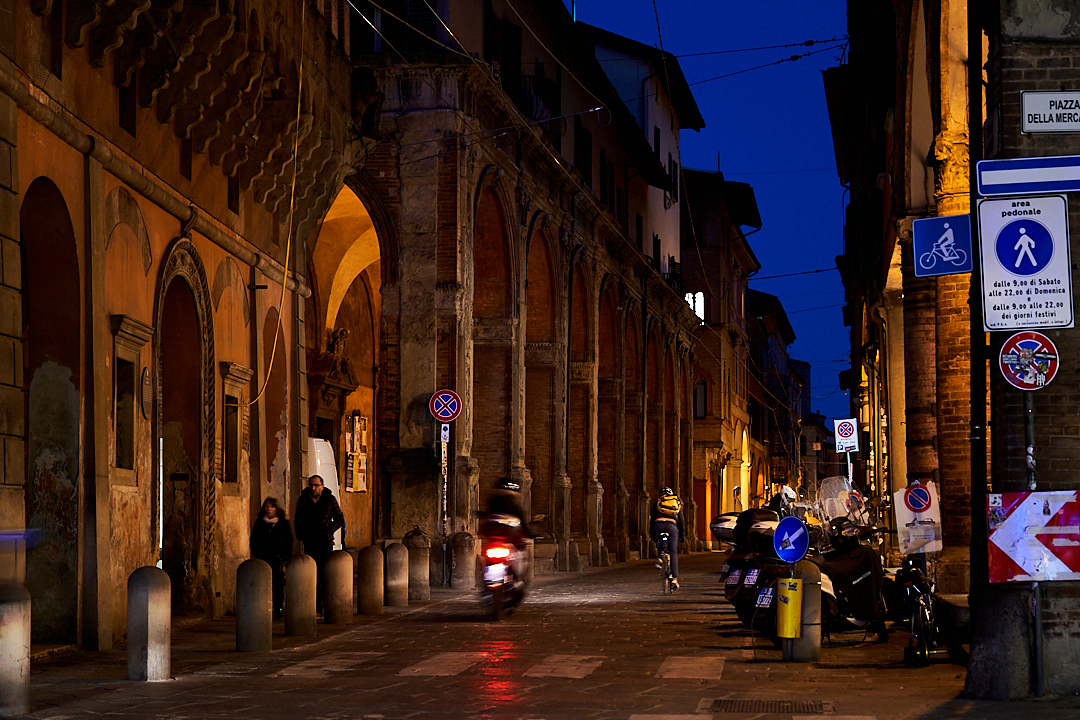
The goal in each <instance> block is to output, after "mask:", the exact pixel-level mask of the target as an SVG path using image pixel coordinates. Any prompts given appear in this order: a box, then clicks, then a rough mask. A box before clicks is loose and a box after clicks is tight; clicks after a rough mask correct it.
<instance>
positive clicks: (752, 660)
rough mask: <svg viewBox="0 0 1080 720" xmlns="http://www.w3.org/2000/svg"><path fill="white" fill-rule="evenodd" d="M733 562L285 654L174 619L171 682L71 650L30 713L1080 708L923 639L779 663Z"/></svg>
mask: <svg viewBox="0 0 1080 720" xmlns="http://www.w3.org/2000/svg"><path fill="white" fill-rule="evenodd" d="M721 557H722V556H720V555H717V554H695V555H690V556H684V558H683V559H682V565H683V567H682V570H683V572H682V578H683V582H682V590H680V591H679V592H678V593H677V594H675V595H674V596H670V597H665V596H663V595H662V594H661V590H660V584H659V581H658V580H657V578H656V575H655V570H654V569H653V567H652V564H651V562H648V561H636V562H631V563H629V564H627V565H624V566H619V567H616V568H613V569H609V570H589V571H587V572H585V573H581V574H574V575H547V576H540V577H539V579H538V580H537V582H536V584H535V586H534V588H533V592H532V594H531V595H530V596H529V598H528V599H527V601H526V604H525V605H524V606H523V607H522V608H521V609H520V610H519V611H518V612H517V613H515V614H513V615H511V616H510V617H509V618H508V619H507V620H505V621H503V622H500V623H492V622H489V621H487V620H486V619H485V618H483V617H482V616H481V615H480V612H479V610H480V608H479V604H478V602H477V601H476V598H475V595H474V594H473V593H465V592H461V591H450V590H442V589H436V590H435V591H434V592H433V599H432V601H431V602H428V603H423V604H420V605H419V606H413V607H409V608H401V609H390V608H387V613H386V614H385V615H382V616H374V617H359V616H358V617H357V618H356V624H354V625H352V626H345V627H337V626H328V625H321V624H320V625H319V626H318V630H319V634H320V636H319V637H318V638H315V639H302V638H289V637H284V636H283V635H281V634H280V633H282V632H283V625H281V624H277V625H275V633H276V634H275V638H274V646H275V650H274V651H273V652H272V653H252V654H240V653H236V652H234V651H233V647H234V631H233V619H232V618H225V619H222V620H217V621H203V620H195V619H183V620H181V621H179V622H177V623H176V625H175V627H174V641H173V666H172V667H173V676H174V680H173V681H171V682H164V683H155V684H148V683H135V682H129V681H127V680H126V679H124V678H125V674H126V664H125V663H126V655H125V654H124V653H122V652H112V653H68V654H62V653H61V654H56V655H54V656H51V657H49V658H47V659H45V660H39V661H37V662H35V663H34V666H33V676H32V684H31V701H32V704H33V711H32V715H31V716H30V717H35V718H53V719H54V720H61V719H63V718H82V717H109V718H240V717H242V718H253V719H265V720H274V719H278V718H280V719H281V720H300V719H301V718H372V719H382V718H386V719H396V718H420V719H422V720H426V719H428V718H431V719H433V720H437V719H439V718H493V719H502V718H506V719H517V718H536V719H539V718H544V719H545V720H562V719H566V720H570V719H571V718H601V719H605V720H606V719H611V720H616V719H619V720H626V719H631V718H633V719H635V720H663V719H664V718H695V719H700V718H703V717H710V716H711V717H713V718H746V719H749V718H770V719H771V718H784V719H785V720H786V719H787V718H804V717H814V716H820V715H826V716H829V717H832V718H834V719H838V718H860V719H864V718H865V719H869V718H875V719H876V720H904V719H907V718H913V719H914V718H980V719H981V718H1020V717H1038V718H1040V720H1057V719H1058V718H1061V719H1064V718H1075V717H1076V716H1077V713H1080V700H1078V699H1076V698H1052V699H1045V700H1040V701H1028V702H1022V703H1020V702H1017V703H971V702H967V701H963V700H958V699H956V698H957V696H958V695H959V693H960V692H961V690H962V689H963V684H964V676H965V670H964V668H962V667H959V666H956V665H952V664H949V663H948V661H947V660H945V659H944V658H942V659H940V660H936V661H935V662H934V663H933V664H932V665H931V666H930V667H927V668H920V669H909V668H906V667H904V666H903V664H902V662H901V658H902V655H903V647H904V643H905V642H906V640H907V634H906V633H905V632H903V631H902V630H897V631H896V632H894V633H893V634H892V636H891V640H890V642H889V643H888V644H887V645H876V644H871V643H865V642H863V636H862V635H861V634H858V635H855V636H847V637H840V638H834V645H833V647H831V648H829V647H827V648H825V649H824V650H823V653H822V659H821V661H820V662H818V663H813V664H809V665H806V664H790V663H784V662H782V661H781V653H780V651H778V650H776V649H774V648H773V647H772V645H771V644H770V643H769V641H768V640H767V639H765V638H762V637H752V636H751V634H750V633H749V631H747V630H746V629H745V628H744V627H743V626H742V625H741V624H740V623H739V621H738V619H737V618H736V617H735V614H734V612H733V611H732V610H731V608H730V606H728V605H727V604H726V603H725V602H724V600H723V589H722V587H721V586H720V585H719V584H718V582H717V577H718V576H717V572H716V571H717V570H718V569H719V565H720V561H721Z"/></svg>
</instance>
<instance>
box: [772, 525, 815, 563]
mask: <svg viewBox="0 0 1080 720" xmlns="http://www.w3.org/2000/svg"><path fill="white" fill-rule="evenodd" d="M772 542H773V549H774V550H776V556H777V557H778V558H780V559H781V560H783V561H784V562H788V563H797V562H799V561H800V560H802V559H803V558H804V557H806V551H807V550H809V549H810V533H809V532H807V530H806V523H804V522H803V521H802V520H800V519H799V518H797V517H786V518H784V519H782V520H781V521H780V524H779V525H777V526H776V530H774V531H773V536H772Z"/></svg>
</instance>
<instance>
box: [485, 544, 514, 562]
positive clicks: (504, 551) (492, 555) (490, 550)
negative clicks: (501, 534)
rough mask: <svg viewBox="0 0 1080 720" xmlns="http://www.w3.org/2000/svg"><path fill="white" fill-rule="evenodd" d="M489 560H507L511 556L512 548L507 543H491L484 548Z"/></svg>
mask: <svg viewBox="0 0 1080 720" xmlns="http://www.w3.org/2000/svg"><path fill="white" fill-rule="evenodd" d="M484 556H485V557H486V558H487V559H488V560H505V559H506V558H508V557H510V548H508V547H506V546H505V545H491V546H489V547H487V548H486V549H485V550H484Z"/></svg>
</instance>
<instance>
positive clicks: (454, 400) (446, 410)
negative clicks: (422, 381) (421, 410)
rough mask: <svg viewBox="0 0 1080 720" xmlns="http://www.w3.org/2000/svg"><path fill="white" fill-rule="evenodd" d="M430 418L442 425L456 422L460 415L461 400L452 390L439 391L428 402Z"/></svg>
mask: <svg viewBox="0 0 1080 720" xmlns="http://www.w3.org/2000/svg"><path fill="white" fill-rule="evenodd" d="M428 410H430V411H431V415H432V417H434V418H435V419H436V420H439V421H441V422H444V423H448V422H453V421H454V420H457V418H458V415H460V414H461V398H460V397H459V396H458V394H457V393H456V392H454V391H453V390H440V391H439V392H437V393H435V394H434V395H432V396H431V400H429V401H428Z"/></svg>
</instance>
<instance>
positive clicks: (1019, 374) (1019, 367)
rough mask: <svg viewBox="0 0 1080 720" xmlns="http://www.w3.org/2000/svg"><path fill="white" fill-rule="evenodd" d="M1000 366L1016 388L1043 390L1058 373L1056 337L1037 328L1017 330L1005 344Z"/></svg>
mask: <svg viewBox="0 0 1080 720" xmlns="http://www.w3.org/2000/svg"><path fill="white" fill-rule="evenodd" d="M998 367H999V368H1000V369H1001V374H1002V375H1003V376H1004V377H1005V380H1006V381H1007V382H1008V383H1009V384H1010V385H1012V386H1013V387H1015V388H1019V389H1021V390H1041V389H1042V388H1044V387H1046V386H1047V385H1049V384H1050V381H1051V380H1053V379H1054V376H1055V375H1057V371H1058V351H1057V346H1055V345H1054V341H1053V340H1051V339H1050V338H1048V337H1046V336H1045V335H1043V334H1042V333H1039V332H1035V331H1034V330H1024V331H1023V332H1018V333H1015V334H1014V335H1011V336H1010V337H1009V339H1008V340H1006V341H1005V342H1004V343H1003V344H1002V346H1001V353H1000V355H998Z"/></svg>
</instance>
